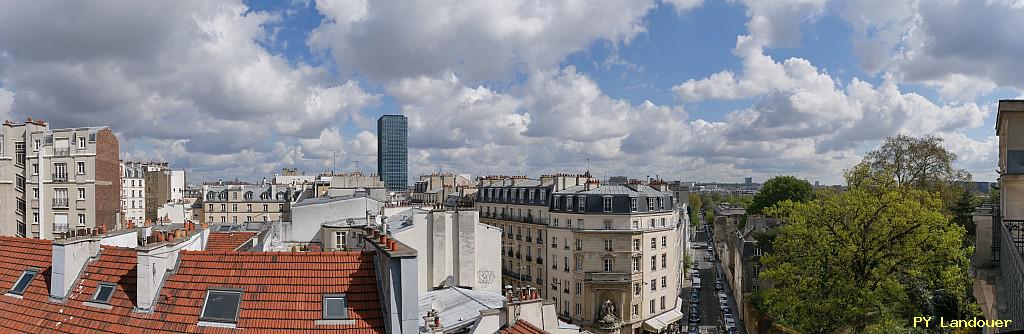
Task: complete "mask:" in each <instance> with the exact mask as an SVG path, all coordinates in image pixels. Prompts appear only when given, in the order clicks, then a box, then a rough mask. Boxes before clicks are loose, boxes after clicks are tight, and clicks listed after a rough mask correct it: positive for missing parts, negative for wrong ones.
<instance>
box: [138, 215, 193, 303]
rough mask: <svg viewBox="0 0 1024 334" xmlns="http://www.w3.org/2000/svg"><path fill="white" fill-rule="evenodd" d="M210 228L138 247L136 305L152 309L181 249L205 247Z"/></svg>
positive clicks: (176, 261)
mask: <svg viewBox="0 0 1024 334" xmlns="http://www.w3.org/2000/svg"><path fill="white" fill-rule="evenodd" d="M209 238H210V229H204V230H202V231H200V233H195V234H192V235H191V236H189V237H188V238H186V239H183V240H180V241H176V242H173V243H172V242H161V243H157V244H153V245H151V246H144V247H139V249H138V269H137V270H136V272H137V273H138V277H137V280H136V301H137V303H136V305H137V306H138V308H139V309H142V310H152V309H153V307H154V306H155V305H156V297H157V294H158V293H160V286H161V285H163V280H164V277H165V276H166V274H167V272H168V271H171V270H173V269H174V266H175V265H176V264H177V263H178V252H180V251H181V250H191V251H198V250H203V249H205V248H206V241H207V240H209Z"/></svg>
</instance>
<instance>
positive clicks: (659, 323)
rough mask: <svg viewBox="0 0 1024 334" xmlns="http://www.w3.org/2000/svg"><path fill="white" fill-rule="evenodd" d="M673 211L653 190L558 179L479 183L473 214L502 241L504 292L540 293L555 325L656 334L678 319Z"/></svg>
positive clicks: (677, 221) (654, 186)
mask: <svg viewBox="0 0 1024 334" xmlns="http://www.w3.org/2000/svg"><path fill="white" fill-rule="evenodd" d="M675 202H676V201H675V198H674V196H673V195H672V193H671V192H669V191H668V187H667V184H664V183H661V182H659V181H654V182H651V183H649V184H641V183H638V182H632V183H627V184H624V185H615V186H611V185H601V184H600V183H599V181H598V180H597V179H594V178H592V177H591V176H590V175H589V174H580V175H565V174H557V175H547V176H542V177H541V178H540V179H539V180H533V179H527V178H525V177H486V178H482V179H481V184H480V191H479V192H478V193H477V203H476V207H477V209H479V210H480V215H481V220H482V221H483V222H485V223H488V224H491V225H494V226H497V227H498V228H500V229H502V231H503V232H504V235H503V237H502V254H501V256H502V269H503V270H502V273H503V275H502V282H503V284H504V285H511V286H513V287H521V286H522V287H525V286H530V287H536V288H538V290H539V291H541V294H542V297H543V298H545V299H547V300H550V301H551V302H553V303H554V304H555V307H556V309H557V311H558V315H559V317H560V318H562V319H563V320H565V321H569V322H572V323H574V324H578V325H580V326H582V327H583V328H585V329H590V330H593V331H595V332H598V333H609V332H618V333H662V332H670V331H672V330H675V329H676V328H675V326H674V323H675V322H676V321H678V320H680V319H681V318H682V316H683V314H682V308H683V305H682V300H681V299H680V298H679V297H678V296H679V294H680V283H681V282H680V277H681V275H680V273H681V271H680V265H681V264H680V262H681V261H682V259H681V257H680V254H681V249H680V247H681V246H680V245H681V242H682V240H683V239H682V238H683V237H684V236H683V233H684V229H683V226H682V219H681V217H680V216H679V214H678V213H677V210H675V209H676V208H675ZM609 302H610V304H611V305H612V306H613V308H612V310H613V316H614V317H612V318H608V317H606V316H605V312H606V310H608V308H606V307H604V305H605V304H607V303H609Z"/></svg>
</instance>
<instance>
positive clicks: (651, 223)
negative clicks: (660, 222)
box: [647, 218, 654, 228]
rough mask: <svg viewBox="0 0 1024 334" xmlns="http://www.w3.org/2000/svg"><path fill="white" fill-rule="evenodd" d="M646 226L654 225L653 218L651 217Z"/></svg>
mask: <svg viewBox="0 0 1024 334" xmlns="http://www.w3.org/2000/svg"><path fill="white" fill-rule="evenodd" d="M647 227H652V228H653V227H654V218H651V221H650V222H649V223H648V224H647Z"/></svg>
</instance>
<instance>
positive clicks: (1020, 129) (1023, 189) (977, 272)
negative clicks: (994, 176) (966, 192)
mask: <svg viewBox="0 0 1024 334" xmlns="http://www.w3.org/2000/svg"><path fill="white" fill-rule="evenodd" d="M996 136H998V137H999V165H998V166H997V170H998V172H999V179H998V184H999V201H998V202H997V203H990V204H988V205H985V206H982V207H979V208H978V209H977V210H976V211H975V213H974V223H975V224H976V227H975V235H976V238H977V241H976V247H975V248H974V254H973V255H972V257H971V277H972V278H973V279H974V287H973V292H974V297H975V299H977V301H978V305H980V306H981V311H982V313H984V315H985V318H986V319H1001V320H1008V321H1010V323H1009V327H1006V328H997V329H993V330H992V332H1009V331H1020V330H1024V299H1022V298H1021V297H1020V296H1024V100H1000V101H999V113H998V115H997V116H996Z"/></svg>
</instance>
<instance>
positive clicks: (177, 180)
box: [171, 170, 185, 202]
mask: <svg viewBox="0 0 1024 334" xmlns="http://www.w3.org/2000/svg"><path fill="white" fill-rule="evenodd" d="M184 198H185V171H183V170H172V171H171V201H172V202H177V201H181V200H182V199H184Z"/></svg>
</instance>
